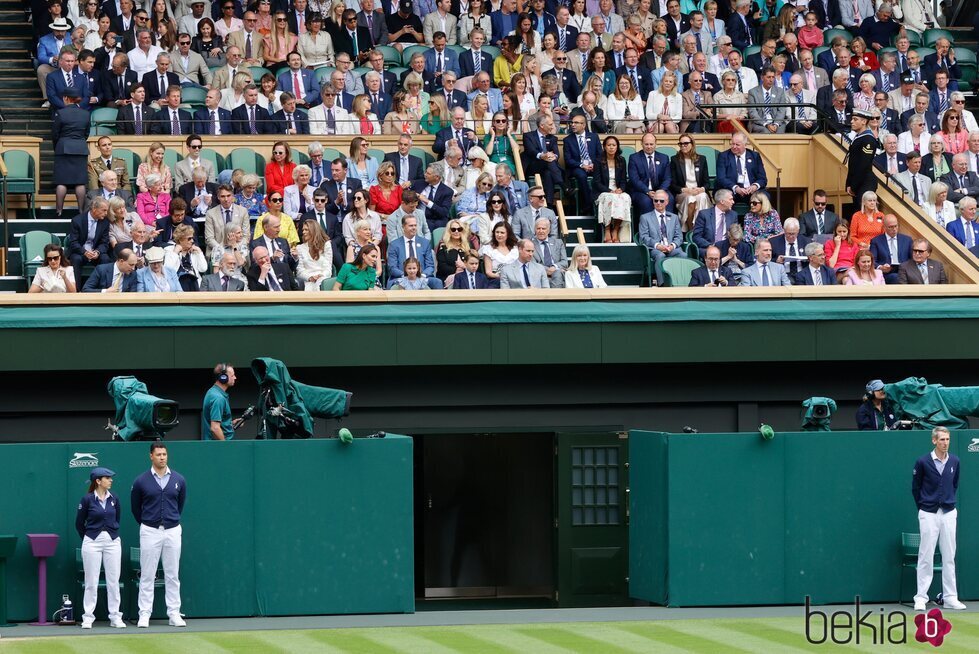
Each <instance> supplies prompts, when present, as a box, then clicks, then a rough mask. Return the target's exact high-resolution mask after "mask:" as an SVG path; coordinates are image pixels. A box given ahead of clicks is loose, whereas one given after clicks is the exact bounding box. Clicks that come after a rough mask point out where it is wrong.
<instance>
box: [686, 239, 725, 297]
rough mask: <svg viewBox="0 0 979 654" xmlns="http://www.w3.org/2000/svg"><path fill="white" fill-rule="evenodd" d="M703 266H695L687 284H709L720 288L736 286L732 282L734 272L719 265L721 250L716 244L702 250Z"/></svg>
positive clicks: (701, 285)
mask: <svg viewBox="0 0 979 654" xmlns="http://www.w3.org/2000/svg"><path fill="white" fill-rule="evenodd" d="M704 263H705V264H706V265H705V266H704V267H703V268H695V269H694V270H693V272H691V273H690V283H689V284H687V286H700V287H703V286H710V287H713V288H722V287H725V286H737V284H736V283H732V281H733V280H734V274H733V273H732V272H731V270H730V269H729V268H728V267H727V266H722V265H721V250H720V248H718V247H717V246H716V245H711V246H709V247H708V248H707V250H706V251H705V252H704Z"/></svg>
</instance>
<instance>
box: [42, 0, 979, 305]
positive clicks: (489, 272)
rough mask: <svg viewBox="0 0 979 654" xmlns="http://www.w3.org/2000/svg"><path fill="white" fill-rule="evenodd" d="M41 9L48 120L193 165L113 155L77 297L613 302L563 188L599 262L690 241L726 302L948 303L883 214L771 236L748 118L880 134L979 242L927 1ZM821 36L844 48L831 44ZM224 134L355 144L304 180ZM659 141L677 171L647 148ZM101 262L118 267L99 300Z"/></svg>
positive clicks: (828, 220) (86, 223)
mask: <svg viewBox="0 0 979 654" xmlns="http://www.w3.org/2000/svg"><path fill="white" fill-rule="evenodd" d="M32 15H33V20H34V28H35V33H36V36H37V38H38V45H37V50H36V59H35V65H36V68H37V73H38V81H39V84H40V85H41V89H42V91H43V92H44V93H45V98H46V103H49V104H50V106H51V108H52V110H53V112H54V114H55V119H56V120H57V117H58V114H59V112H62V111H70V110H74V111H77V110H79V109H81V110H85V111H91V110H94V109H97V108H105V107H107V108H112V109H116V110H117V114H116V116H115V118H114V119H112V120H111V121H110V122H111V124H110V125H109V127H111V128H114V129H115V130H116V132H117V133H118V134H124V135H136V136H152V135H167V136H174V135H179V136H186V137H187V141H186V142H187V147H188V150H189V153H190V154H189V156H188V157H186V158H184V159H183V160H181V161H180V162H179V163H178V164H177V165H176V166H175V167H174V168H173V169H171V168H170V166H168V165H167V164H166V163H165V161H164V158H165V155H166V149H165V147H164V145H163V144H162V143H159V142H153V143H151V144H149V147H148V150H147V152H146V156H145V158H144V159H143V163H141V164H140V166H139V169H138V171H137V173H136V179H135V189H134V191H135V195H133V194H132V193H130V192H129V190H128V189H129V188H130V180H129V179H128V177H127V174H126V169H125V164H124V163H122V165H119V162H121V160H118V159H114V158H113V157H112V145H111V137H108V136H105V137H102V138H101V139H100V141H99V150H100V156H99V157H96V158H95V159H93V160H91V161H90V162H89V165H88V168H89V170H88V187H87V189H82V191H87V192H82V191H76V192H78V193H79V197H80V202H83V203H84V206H83V208H82V211H81V213H80V214H79V215H78V216H77V217H76V218H75V220H74V221H73V224H72V234H71V239H70V242H69V245H68V252H67V253H66V254H65V256H63V257H62V259H61V261H60V262H59V264H58V265H59V266H60V267H61V268H67V267H68V266H69V265H70V267H71V269H72V270H71V274H69V275H67V277H74V284H73V286H74V287H75V288H77V289H78V290H98V291H114V290H123V288H122V287H123V286H125V284H121V282H119V279H120V278H121V277H124V276H126V275H130V274H135V273H132V271H130V272H128V273H122V272H121V271H122V270H123V269H124V268H126V267H129V263H130V262H132V268H133V270H135V271H137V272H139V273H143V271H144V270H150V271H151V273H143V274H142V276H145V277H149V276H150V274H152V275H155V276H156V277H155V278H150V279H148V280H147V283H144V284H142V285H141V286H140V288H143V289H145V290H151V289H152V290H157V289H159V288H161V284H163V283H164V282H166V278H167V273H165V272H160V271H155V268H154V267H153V266H151V265H150V264H151V263H152V264H154V265H155V264H161V265H162V270H163V271H171V272H173V273H175V277H176V280H177V282H178V283H174V282H173V278H170V281H169V282H167V284H168V287H169V288H170V290H174V291H178V290H179V291H195V290H200V289H202V288H216V287H220V288H226V287H228V286H239V284H240V285H241V286H243V287H244V288H248V289H250V290H272V291H278V290H294V289H300V288H302V289H305V290H318V289H321V288H324V284H322V282H323V281H325V280H330V279H334V278H335V279H336V281H335V287H336V288H340V289H347V288H373V287H383V286H385V285H386V286H388V287H392V288H404V289H408V290H410V289H415V288H443V287H449V288H483V287H508V286H513V285H518V286H549V287H564V286H582V287H586V288H590V287H594V286H602V285H604V280H603V279H602V276H601V273H600V271H599V270H598V269H597V268H596V267H595V266H594V265H593V264H592V263H591V261H590V258H589V253H588V252H587V249H585V251H583V252H577V251H576V253H575V254H574V256H573V257H572V258H571V260H570V261H569V259H568V257H567V255H566V249H565V246H564V243H563V242H562V241H561V240H560V238H559V234H558V226H557V217H556V215H555V213H554V211H553V206H554V200H555V199H556V198H557V197H559V195H558V190H559V189H561V190H564V192H567V189H569V188H574V189H575V192H576V193H577V199H578V203H579V206H581V207H584V212H585V213H591V211H592V208H593V209H594V211H595V215H596V216H597V218H598V221H599V224H600V229H601V230H602V232H603V233H602V239H603V240H604V241H605V242H607V243H616V242H629V241H631V240H633V238H634V236H636V237H637V239H638V240H639V241H640V242H641V243H642V244H644V245H645V246H646V247H647V248H648V250H649V253H650V256H651V258H652V261H653V263H654V264H655V263H657V262H659V261H661V260H664V259H668V258H673V257H686V256H689V255H690V253H691V251H692V250H691V249H690V248H688V247H685V246H686V244H687V243H689V242H692V243H694V244H696V246H697V255H698V256H699V257H700V258H701V259H702V260H704V261H705V263H707V268H706V270H707V272H708V279H710V280H711V281H710V283H712V284H715V283H716V279H714V277H715V276H717V275H716V274H715V272H716V271H717V270H722V271H723V272H724V273H726V274H725V275H724V279H725V284H723V285H726V283H727V282H728V281H730V282H733V283H741V284H745V285H752V284H754V283H757V285H762V286H764V285H779V284H781V283H782V282H787V283H807V282H806V280H809V282H812V283H816V284H819V283H822V281H823V280H824V277H823V275H821V274H817V273H818V272H819V271H821V270H822V268H820V266H822V267H828V268H831V269H832V270H833V274H832V275H829V276H827V277H825V281H826V282H827V283H836V282H837V281H840V282H842V283H850V284H865V283H878V282H879V281H881V280H882V281H883V282H886V283H897V282H900V281H907V282H909V283H914V282H915V281H916V280H917V281H920V282H923V283H935V282H934V281H932V280H931V276H930V275H929V274H927V273H928V270H926V268H929V266H930V264H936V265H937V266H938V267H940V264H938V263H937V262H927V261H926V262H925V263H926V264H927V265H924V264H923V266H924V267H921V266H919V267H917V268H915V269H914V270H913V271H911V272H910V273H908V274H902V273H901V270H899V269H900V268H901V267H902V266H904V264H906V263H907V262H908V261H912V262H914V261H917V259H918V257H917V256H913V255H916V254H917V253H918V250H919V249H923V250H927V252H926V254H930V246H929V247H927V248H925V247H924V246H922V247H921V248H918V247H917V246H915V248H912V247H911V246H910V245H907V244H903V245H902V246H901V247H900V248H899V247H897V245H896V244H895V243H894V239H891V242H889V243H884V244H883V245H880V246H879V247H878V248H877V249H876V250H875V249H874V248H873V247H872V245H873V243H874V240H875V239H878V238H884V237H886V233H885V232H886V231H887V230H886V223H887V219H885V217H884V215H883V214H882V213H881V212H880V211H878V210H877V209H876V203H877V198H876V196H874V195H873V194H872V193H871V194H865V197H862V198H856V199H855V200H854V201H855V202H857V204H858V205H859V206H860V210H859V211H857V212H856V213H854V214H853V215H852V216H843V217H842V219H841V218H840V217H837V216H835V215H833V216H832V217H831V216H830V215H829V213H828V212H826V211H825V206H826V204H825V194H821V193H817V194H816V195H815V197H814V198H813V201H814V204H813V209H812V210H811V211H809V212H807V214H811V215H807V214H804V215H803V216H800V217H799V219H795V218H784V219H783V217H782V216H780V215H779V213H778V211H777V210H776V208H774V207H772V201H771V197H770V196H769V194H768V193H767V191H766V189H767V184H768V178H767V174H766V171H765V166H764V162H763V159H762V157H761V156H760V154H759V153H756V152H754V151H753V150H751V149H749V148H748V147H747V145H748V140H747V138H745V136H744V135H743V134H742V133H741V132H740V131H738V130H737V129H736V127H735V125H734V123H735V122H738V123H740V124H741V125H742V126H744V127H745V128H746V129H748V130H749V131H750V132H752V133H755V134H759V135H766V134H781V133H786V132H796V133H804V134H813V133H816V132H819V131H828V132H831V133H839V134H842V135H843V136H844V137H850V136H852V133H851V129H850V116H851V115H852V112H853V111H854V110H858V111H865V112H867V113H869V114H870V115H871V117H872V118H871V121H870V123H869V129H870V130H871V131H872V132H873V134H874V136H875V137H876V138H877V140H878V141H879V143H880V144H881V149H880V154H879V156H878V157H877V161H876V164H877V166H878V167H879V168H880V169H881V170H882V171H883V172H885V173H886V174H888V175H890V176H892V177H893V179H894V180H896V181H897V182H898V183H900V184H901V185H902V186H904V188H905V189H907V191H908V194H909V195H910V196H911V197H912V198H913V200H914V201H915V202H917V203H919V204H920V205H921V206H922V208H923V211H924V212H925V213H926V214H927V215H929V216H931V217H932V218H933V219H934V220H935V221H936V222H938V223H939V224H941V225H943V226H946V227H947V228H948V229H949V231H950V233H952V234H953V235H954V236H955V237H956V238H958V239H959V240H960V241H961V242H962V243H963V244H964V245H965V246H966V247H968V248H975V247H977V243H976V231H975V227H974V222H973V219H972V218H968V216H973V218H974V215H975V198H977V197H979V175H977V173H979V168H977V166H979V126H977V125H976V121H975V118H974V117H973V115H972V114H971V112H968V111H966V110H965V108H964V96H963V94H962V93H961V91H960V90H959V80H960V78H961V76H962V75H961V71H960V69H959V65H958V63H957V62H956V58H955V52H954V49H952V48H951V43H950V41H949V39H947V38H939V39H938V40H937V41H936V43H935V47H934V52H933V53H930V54H928V55H927V56H925V57H919V56H918V54H917V52H916V51H915V49H914V47H912V45H911V40H910V39H909V37H908V34H907V32H906V30H905V28H907V29H909V30H915V31H917V32H920V31H923V30H924V29H926V28H927V27H931V26H935V18H934V16H932V15H930V6H929V5H927V3H925V2H923V1H922V0H899V1H896V2H876V3H874V2H872V0H856V1H855V2H853V3H849V2H843V3H840V2H836V1H835V0H812V1H811V2H806V1H803V0H798V1H797V2H784V1H783V0H779V1H778V2H775V1H768V0H763V1H762V2H752V0H720V1H716V0H707V1H706V2H694V1H693V0H652V1H651V0H617V1H613V0H569V1H566V2H565V1H558V0H492V1H487V2H483V1H481V0H469V1H468V2H466V1H464V0H422V1H415V2H411V1H408V0H392V1H382V0H376V1H375V0H360V2H351V3H350V6H347V4H345V2H344V1H343V0H333V1H332V2H326V1H320V0H289V1H288V2H287V1H286V0H258V2H253V3H246V2H242V1H241V0H220V1H214V2H202V1H200V0H153V1H152V2H150V1H147V3H146V4H145V6H143V7H139V6H137V5H136V4H135V3H134V2H133V0H106V1H105V2H101V3H100V2H97V1H96V0H81V1H80V2H77V3H76V2H75V0H67V1H63V0H51V1H50V2H49V3H46V4H45V3H35V4H34V6H33V13H32ZM833 28H843V29H845V30H846V32H845V33H839V34H837V35H836V36H834V37H833V38H832V39H831V40H830V42H829V43H827V44H826V45H829V46H830V47H829V48H827V49H822V46H823V41H824V31H826V30H829V29H833ZM844 34H845V35H844ZM412 46H418V47H417V48H415V49H414V50H411V49H409V48H411V47H412ZM892 46H893V47H892ZM392 52H393V53H394V54H392ZM402 55H407V56H405V57H404V58H405V61H404V62H403V63H404V64H405V66H404V67H403V68H402V67H401V66H400V64H401V63H402V61H401V57H402ZM392 57H394V63H395V64H396V65H394V66H392ZM256 78H257V79H256ZM66 94H67V95H66ZM191 96H193V98H194V100H193V101H192V102H190V103H189V104H190V109H188V108H187V106H188V100H187V98H189V97H191ZM794 105H795V106H794ZM712 132H734V135H733V136H732V139H731V147H730V149H729V150H727V151H725V152H722V153H720V155H719V156H718V159H717V174H716V179H709V178H708V175H707V165H706V160H705V158H704V156H703V155H702V154H700V153H698V151H697V145H696V141H695V137H696V135H698V134H704V133H712ZM419 133H427V134H431V135H434V136H435V143H434V146H433V152H434V154H435V155H436V157H437V161H436V162H435V163H434V164H430V165H425V164H424V162H423V161H422V160H421V159H420V158H418V157H417V156H415V155H413V154H411V153H410V150H411V147H412V136H413V135H415V134H419ZM226 134H236V135H249V134H278V135H283V136H284V137H288V136H290V135H295V134H312V135H322V136H334V135H339V136H345V135H349V136H350V137H351V145H350V150H349V156H347V157H339V158H336V159H334V160H333V161H329V160H324V159H323V148H322V146H321V145H320V144H318V143H313V144H312V145H310V146H309V148H308V156H309V163H308V164H305V163H304V164H299V165H297V163H296V162H294V161H293V156H292V152H291V148H290V146H289V144H288V140H287V139H284V140H282V141H278V142H276V144H275V146H274V147H273V149H272V152H271V158H270V162H269V164H268V165H267V166H266V168H265V170H264V171H262V172H264V175H263V176H257V175H251V174H246V173H243V171H240V170H237V171H235V170H225V171H218V170H214V166H213V165H212V164H211V163H210V162H209V161H207V160H205V159H203V158H201V157H200V150H201V148H202V147H203V145H204V140H205V139H212V138H219V137H220V136H222V135H226ZM378 134H392V135H393V134H397V135H400V137H399V140H398V143H399V145H398V151H397V152H392V153H388V154H387V155H386V156H385V157H384V159H383V160H381V161H379V160H377V159H376V158H374V157H372V156H370V154H369V153H368V148H369V147H370V137H371V136H374V135H378ZM622 134H642V137H641V145H642V149H641V150H640V151H638V152H635V153H633V154H630V155H629V156H628V157H626V156H625V155H624V153H623V150H622V147H621V146H620V143H619V138H618V135H622ZM664 134H665V135H672V136H669V139H670V144H671V145H672V144H673V143H674V142H675V143H676V146H677V148H678V153H677V154H676V155H675V156H673V157H668V156H667V155H665V154H663V153H662V152H658V151H657V135H664ZM559 137H560V143H559ZM661 138H662V136H661ZM674 139H677V140H676V141H674ZM562 162H563V163H562ZM518 164H519V167H520V168H522V171H523V173H524V176H525V178H526V179H528V180H531V179H535V178H539V179H540V184H541V185H540V187H537V186H534V187H529V186H528V185H527V184H526V183H525V182H523V181H520V180H519V179H517V178H516V177H515V172H516V170H517V169H518ZM868 196H873V197H868ZM63 197H64V193H63V192H61V191H59V204H58V210H59V212H60V210H61V199H62V198H63ZM820 198H822V201H823V204H822V207H823V210H822V211H820V209H819V207H820V205H819V202H818V201H819V199H820ZM100 200H101V201H100ZM968 200H972V202H971V209H968V208H969V207H970V203H969V201H968ZM735 207H740V208H741V211H740V212H738V211H735ZM840 209H841V210H842V207H840ZM739 215H740V216H741V217H739ZM545 222H546V225H545V224H544V223H545ZM103 223H104V224H103ZM201 223H202V224H203V230H202V231H203V234H201V233H199V232H200V231H201V230H200V229H199V226H200V224H201ZM793 229H794V230H795V232H796V234H797V239H796V238H794V237H792V236H791V235H790V233H791V231H792V230H793ZM186 230H191V232H187V231H186ZM437 236H438V237H437ZM188 238H189V240H188ZM778 239H782V241H779V240H778ZM810 239H815V240H813V243H818V245H820V252H819V253H816V252H813V253H812V254H810V253H809V252H808V250H809V249H813V250H814V249H815V248H809V247H808V246H809V245H810V242H809V241H810ZM905 245H907V247H904V246H905ZM154 248H159V249H161V250H162V251H163V252H162V255H161V254H160V253H156V252H154V253H153V255H152V257H151V258H152V259H153V260H152V261H151V260H150V258H147V252H148V251H151V250H153V249H154ZM766 248H774V250H773V251H770V252H769V260H770V261H771V263H772V266H773V268H772V269H770V268H769V267H768V265H769V262H768V261H764V262H763V260H764V258H765V254H764V253H765V250H766ZM779 248H786V249H779ZM882 248H883V249H882ZM715 251H716V254H717V257H716V260H717V263H718V267H715V268H712V267H711V262H712V261H714V259H715V257H713V256H712V254H714V253H715ZM773 252H774V259H772V254H773ZM875 255H876V256H875ZM807 257H810V258H809V259H807ZM819 257H823V258H824V261H822V260H821V261H822V262H820V263H819V265H818V266H814V267H813V266H810V267H809V268H807V261H808V264H815V263H816V261H815V259H814V258H816V259H818V258H819ZM868 257H870V268H869V270H871V271H878V272H880V273H881V274H880V276H879V279H878V276H877V275H875V274H871V273H868V272H867V270H868V269H866V265H867V261H866V260H867V258H868ZM925 258H926V259H927V257H925ZM51 261H54V259H53V258H52V259H51ZM88 263H92V264H101V265H103V266H108V267H110V268H112V270H111V271H109V272H111V273H112V274H111V275H108V276H107V274H106V273H105V271H103V274H100V275H92V276H91V277H90V278H89V281H88V283H86V284H84V285H83V284H82V283H81V282H82V274H83V273H82V268H83V267H84V266H85V264H88ZM783 264H784V267H785V270H782V271H777V270H775V269H774V266H781V265H783ZM471 266H472V269H470V267H471ZM157 267H159V266H157ZM61 268H57V267H54V264H52V267H51V269H52V270H59V269H61ZM655 270H656V275H657V282H658V283H660V284H662V283H663V281H664V280H663V278H662V273H661V270H660V267H658V266H656V267H655ZM153 271H155V272H153ZM712 271H715V272H712ZM772 271H774V272H772ZM541 273H543V274H541ZM782 273H784V274H782ZM916 275H917V277H916ZM215 276H216V277H215ZM64 277H65V275H63V274H60V273H57V274H56V273H49V272H45V273H44V275H43V276H40V274H39V277H38V279H36V280H35V283H34V284H33V286H32V290H52V289H55V288H57V289H60V287H61V286H64V287H65V289H64V290H70V289H69V288H68V285H67V284H60V283H55V282H57V280H59V279H63V278H64ZM940 277H941V279H942V280H944V274H942V275H941V276H940ZM572 278H573V280H572ZM93 280H96V281H95V282H93ZM231 280H236V281H237V282H239V284H231ZM106 281H108V282H109V283H108V284H105V285H103V286H101V287H100V286H99V283H102V282H106ZM936 281H937V280H936ZM149 282H153V284H150V283H149ZM717 285H722V284H717ZM48 287H50V289H49V288H48Z"/></svg>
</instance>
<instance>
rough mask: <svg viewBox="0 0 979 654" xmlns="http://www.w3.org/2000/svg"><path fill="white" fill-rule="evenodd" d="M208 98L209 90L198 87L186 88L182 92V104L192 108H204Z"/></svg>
mask: <svg viewBox="0 0 979 654" xmlns="http://www.w3.org/2000/svg"><path fill="white" fill-rule="evenodd" d="M206 98H207V89H203V88H199V87H196V86H185V87H184V88H183V89H181V91H180V100H181V103H182V104H185V105H188V106H191V107H195V108H196V107H203V106H204V100H205V99H206Z"/></svg>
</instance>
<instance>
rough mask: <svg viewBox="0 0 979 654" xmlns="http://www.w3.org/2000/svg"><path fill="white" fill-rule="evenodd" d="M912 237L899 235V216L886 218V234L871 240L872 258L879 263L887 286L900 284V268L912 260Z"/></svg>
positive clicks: (891, 215)
mask: <svg viewBox="0 0 979 654" xmlns="http://www.w3.org/2000/svg"><path fill="white" fill-rule="evenodd" d="M911 248H912V242H911V237H910V236H905V235H904V234H898V223H897V216H895V215H894V214H892V213H889V214H887V215H886V216H884V233H883V234H878V235H877V236H875V237H873V238H872V239H871V240H870V256H872V257H873V258H874V261H875V262H876V263H877V270H879V271H881V273H883V275H884V282H886V283H887V284H897V283H898V272H897V271H898V268H899V267H900V266H901V264H902V263H904V262H905V261H907V260H908V259H910V258H911Z"/></svg>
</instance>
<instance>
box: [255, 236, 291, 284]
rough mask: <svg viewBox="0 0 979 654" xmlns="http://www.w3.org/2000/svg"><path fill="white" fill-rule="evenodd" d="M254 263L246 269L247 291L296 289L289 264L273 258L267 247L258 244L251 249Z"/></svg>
mask: <svg viewBox="0 0 979 654" xmlns="http://www.w3.org/2000/svg"><path fill="white" fill-rule="evenodd" d="M252 260H253V261H254V264H252V266H251V267H250V268H249V269H248V273H247V277H248V290H249V291H270V292H281V291H298V290H299V287H298V286H297V285H296V280H295V278H293V276H292V270H290V268H289V265H288V264H287V263H286V262H284V261H282V260H273V259H272V257H270V256H269V251H268V249H266V248H265V246H262V245H259V246H257V247H255V248H253V249H252Z"/></svg>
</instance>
